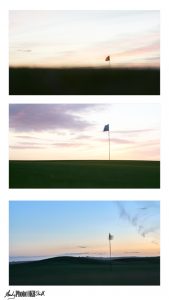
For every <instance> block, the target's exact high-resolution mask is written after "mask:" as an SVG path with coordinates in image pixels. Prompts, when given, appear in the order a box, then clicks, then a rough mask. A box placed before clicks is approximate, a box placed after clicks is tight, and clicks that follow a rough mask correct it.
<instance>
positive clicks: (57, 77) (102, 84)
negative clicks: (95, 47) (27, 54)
mask: <svg viewBox="0 0 169 300" xmlns="http://www.w3.org/2000/svg"><path fill="white" fill-rule="evenodd" d="M9 94H10V95H160V70H159V69H113V68H111V69H109V68H63V69H45V68H10V69H9Z"/></svg>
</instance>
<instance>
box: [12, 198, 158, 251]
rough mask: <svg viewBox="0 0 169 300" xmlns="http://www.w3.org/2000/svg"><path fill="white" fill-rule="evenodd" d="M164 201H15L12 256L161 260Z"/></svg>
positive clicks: (13, 204)
mask: <svg viewBox="0 0 169 300" xmlns="http://www.w3.org/2000/svg"><path fill="white" fill-rule="evenodd" d="M159 218H160V203H159V201H10V204H9V241H10V242H9V255H10V256H45V255H46V256H55V255H56V256H57V255H82V256H83V255H91V256H107V255H108V234H109V232H110V233H111V234H112V235H113V236H114V239H113V241H112V253H113V256H133V255H134V256H151V255H152V256H156V255H159V253H160V220H159Z"/></svg>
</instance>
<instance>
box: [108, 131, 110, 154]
mask: <svg viewBox="0 0 169 300" xmlns="http://www.w3.org/2000/svg"><path fill="white" fill-rule="evenodd" d="M108 140H109V160H110V131H108Z"/></svg>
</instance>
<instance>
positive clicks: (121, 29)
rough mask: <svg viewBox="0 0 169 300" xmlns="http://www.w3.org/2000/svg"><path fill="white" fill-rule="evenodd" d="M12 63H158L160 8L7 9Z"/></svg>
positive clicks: (124, 64)
mask: <svg viewBox="0 0 169 300" xmlns="http://www.w3.org/2000/svg"><path fill="white" fill-rule="evenodd" d="M9 49H10V50H9V64H10V66H11V67H19V66H20V67H23V66H25V67H52V68H54V67H84V66H86V67H87V66H88V67H106V66H107V63H106V62H105V57H106V56H107V55H110V56H111V66H112V67H146V68H147V67H148V68H149V67H150V68H159V67H160V13H159V11H106V10H105V11H90V10H87V11H85V10H84V11H78V10H76V11H10V14H9Z"/></svg>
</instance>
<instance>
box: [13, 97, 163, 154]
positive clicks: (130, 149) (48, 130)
mask: <svg viewBox="0 0 169 300" xmlns="http://www.w3.org/2000/svg"><path fill="white" fill-rule="evenodd" d="M105 124H110V139H111V159H120V160H121V159H132V160H160V106H159V104H148V103H142V104H141V103H136V104H135V103H119V104H118V103H116V104H10V106H9V127H10V133H9V144H10V153H9V154H10V159H19V160H31V159H35V160H36V159H41V160H44V159H47V160H48V159H49V160H50V159H51V160H53V159H58V160H60V159H65V160H66V159H68V160H69V159H82V160H83V159H108V135H107V132H103V128H104V126H105Z"/></svg>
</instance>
